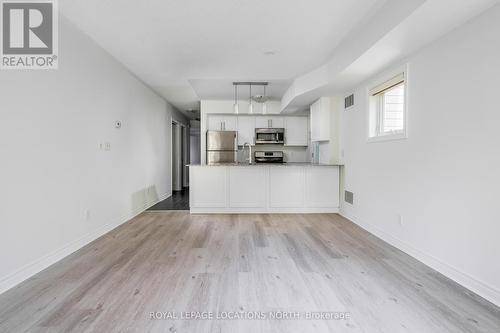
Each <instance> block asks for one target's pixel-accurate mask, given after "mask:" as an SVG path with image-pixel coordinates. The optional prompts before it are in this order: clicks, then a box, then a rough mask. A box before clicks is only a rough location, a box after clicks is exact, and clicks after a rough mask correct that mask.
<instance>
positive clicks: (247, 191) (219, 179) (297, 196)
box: [189, 163, 340, 213]
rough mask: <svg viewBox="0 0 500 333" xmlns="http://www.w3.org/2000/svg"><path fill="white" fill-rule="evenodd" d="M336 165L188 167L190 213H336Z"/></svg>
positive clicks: (337, 202)
mask: <svg viewBox="0 0 500 333" xmlns="http://www.w3.org/2000/svg"><path fill="white" fill-rule="evenodd" d="M339 168H340V166H339V165H317V164H310V163H286V164H252V165H248V164H229V165H228V164H221V165H190V166H189V179H190V181H189V182H190V187H189V203H190V210H191V213H337V212H338V210H339V192H340V191H339V183H340V181H339V175H340V170H339Z"/></svg>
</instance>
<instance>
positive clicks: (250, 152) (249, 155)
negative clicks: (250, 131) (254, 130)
mask: <svg viewBox="0 0 500 333" xmlns="http://www.w3.org/2000/svg"><path fill="white" fill-rule="evenodd" d="M247 145H248V164H252V145H250V144H249V143H248V142H245V143H244V144H243V149H245V146H247Z"/></svg>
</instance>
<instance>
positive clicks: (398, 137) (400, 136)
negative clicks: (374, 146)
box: [366, 132, 408, 143]
mask: <svg viewBox="0 0 500 333" xmlns="http://www.w3.org/2000/svg"><path fill="white" fill-rule="evenodd" d="M407 138H408V135H406V133H404V132H403V133H395V134H387V135H379V136H373V137H368V138H367V139H366V142H368V143H374V142H384V141H395V140H404V139H407Z"/></svg>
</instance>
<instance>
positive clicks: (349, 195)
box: [344, 191, 354, 205]
mask: <svg viewBox="0 0 500 333" xmlns="http://www.w3.org/2000/svg"><path fill="white" fill-rule="evenodd" d="M344 201H345V202H347V203H350V204H351V205H352V204H354V193H352V192H349V191H345V193H344Z"/></svg>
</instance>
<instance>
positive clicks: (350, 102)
mask: <svg viewBox="0 0 500 333" xmlns="http://www.w3.org/2000/svg"><path fill="white" fill-rule="evenodd" d="M351 106H354V94H351V95H349V96H347V97H346V98H345V99H344V107H345V108H346V109H348V108H350V107H351Z"/></svg>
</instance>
